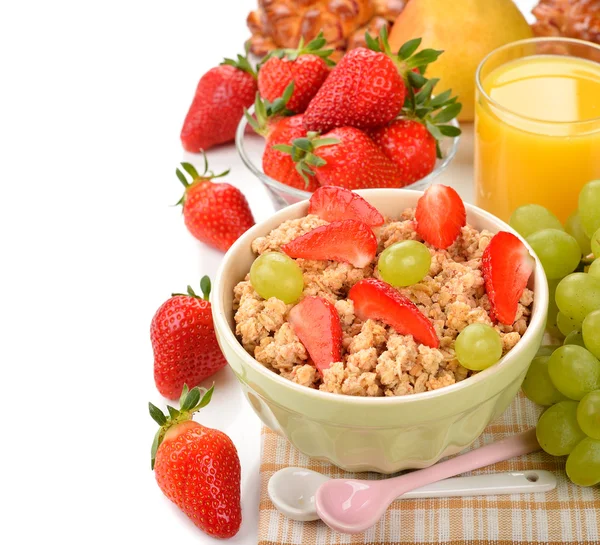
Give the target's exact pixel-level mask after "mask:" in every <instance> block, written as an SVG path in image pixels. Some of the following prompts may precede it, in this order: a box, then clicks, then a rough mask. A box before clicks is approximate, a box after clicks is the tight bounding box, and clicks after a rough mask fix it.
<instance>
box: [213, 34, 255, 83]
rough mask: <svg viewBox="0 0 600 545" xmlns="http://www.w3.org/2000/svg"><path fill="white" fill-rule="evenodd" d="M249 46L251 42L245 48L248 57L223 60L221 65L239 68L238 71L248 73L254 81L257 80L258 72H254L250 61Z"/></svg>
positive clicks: (241, 56) (240, 56)
mask: <svg viewBox="0 0 600 545" xmlns="http://www.w3.org/2000/svg"><path fill="white" fill-rule="evenodd" d="M249 46H250V44H249V42H246V45H245V47H244V49H245V50H246V55H238V56H237V60H233V59H223V62H222V63H221V65H222V66H223V65H227V66H233V67H234V68H237V69H238V70H242V71H243V72H247V73H248V74H250V75H251V76H252V77H253V78H254V79H257V74H256V70H254V68H252V65H251V64H250V61H249V60H248V51H249V50H250V48H249Z"/></svg>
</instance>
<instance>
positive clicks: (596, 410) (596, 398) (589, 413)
mask: <svg viewBox="0 0 600 545" xmlns="http://www.w3.org/2000/svg"><path fill="white" fill-rule="evenodd" d="M577 423H578V424H579V427H580V428H581V429H582V430H583V433H585V434H586V435H589V436H590V437H593V438H594V439H600V390H595V391H594V392H590V393H589V394H586V395H585V396H584V398H583V399H582V400H581V401H580V402H579V406H578V407H577Z"/></svg>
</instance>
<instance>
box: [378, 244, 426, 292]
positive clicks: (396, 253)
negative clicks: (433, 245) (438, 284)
mask: <svg viewBox="0 0 600 545" xmlns="http://www.w3.org/2000/svg"><path fill="white" fill-rule="evenodd" d="M430 266H431V254H430V253H429V250H428V249H427V246H425V245H424V244H421V243H420V242H417V241H416V240H403V241H402V242H397V243H396V244H392V245H391V246H389V247H388V248H386V249H385V250H384V251H383V252H381V255H380V256H379V261H378V262H377V268H378V269H379V274H380V275H381V278H383V280H385V281H386V282H387V283H388V284H391V285H392V286H396V287H398V286H412V285H413V284H417V283H418V282H420V281H421V280H423V278H425V276H427V273H428V272H429V267H430Z"/></svg>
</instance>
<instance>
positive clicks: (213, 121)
mask: <svg viewBox="0 0 600 545" xmlns="http://www.w3.org/2000/svg"><path fill="white" fill-rule="evenodd" d="M256 90H257V82H256V72H255V71H254V69H253V68H252V67H251V66H250V63H249V62H248V59H247V58H246V57H244V56H242V55H238V57H237V60H233V59H225V60H224V61H223V62H222V63H221V64H220V65H219V66H217V67H215V68H211V69H210V70H209V71H208V72H207V73H206V74H204V75H203V76H202V77H201V78H200V81H199V82H198V86H197V87H196V93H195V95H194V99H193V101H192V104H191V106H190V108H189V110H188V113H187V115H186V116H185V121H184V122H183V127H182V129H181V143H182V145H183V148H184V149H185V150H186V151H190V152H192V153H198V152H200V151H202V150H207V149H209V148H211V147H213V146H216V145H218V144H225V143H227V142H231V141H233V139H234V138H235V130H236V129H237V126H238V124H239V122H240V119H241V118H242V115H243V114H244V108H247V107H248V106H250V105H251V104H252V102H253V100H254V95H255V93H256Z"/></svg>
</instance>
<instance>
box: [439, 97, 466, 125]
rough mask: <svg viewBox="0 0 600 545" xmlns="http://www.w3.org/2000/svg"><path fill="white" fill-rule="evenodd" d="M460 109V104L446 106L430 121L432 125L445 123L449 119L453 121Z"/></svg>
mask: <svg viewBox="0 0 600 545" xmlns="http://www.w3.org/2000/svg"><path fill="white" fill-rule="evenodd" d="M461 109H462V104H461V103H460V102H456V103H455V104H450V106H446V107H445V108H444V109H443V110H442V111H441V112H440V113H438V114H437V115H435V116H433V118H432V121H433V122H434V123H447V122H448V121H450V120H451V119H454V118H455V117H456V116H457V115H458V114H459V113H460V110H461Z"/></svg>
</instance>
